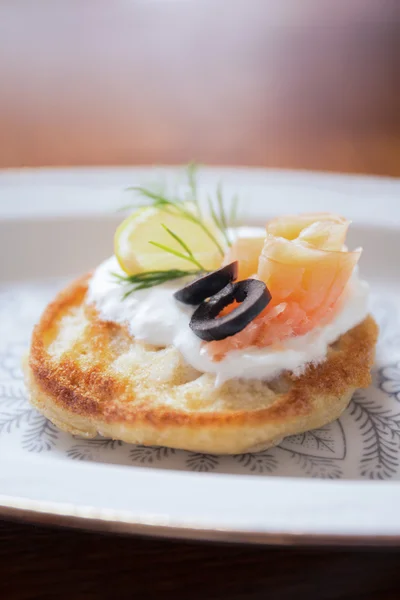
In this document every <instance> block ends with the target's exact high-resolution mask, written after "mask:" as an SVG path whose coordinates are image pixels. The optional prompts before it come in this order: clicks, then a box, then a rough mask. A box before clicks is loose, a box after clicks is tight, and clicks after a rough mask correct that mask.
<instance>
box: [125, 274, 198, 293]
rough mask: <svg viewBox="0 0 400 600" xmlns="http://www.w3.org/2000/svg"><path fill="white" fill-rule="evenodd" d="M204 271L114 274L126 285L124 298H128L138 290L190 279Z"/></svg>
mask: <svg viewBox="0 0 400 600" xmlns="http://www.w3.org/2000/svg"><path fill="white" fill-rule="evenodd" d="M201 272H202V271H198V270H197V271H184V270H182V269H168V270H165V271H145V272H143V273H136V275H121V274H120V273H113V276H114V277H116V278H117V279H118V281H119V282H120V283H121V284H126V285H127V286H129V287H128V290H127V291H126V292H125V294H124V295H123V298H124V300H125V298H128V296H130V295H131V294H132V293H133V292H137V291H138V290H147V289H148V288H152V287H155V286H157V285H161V284H163V283H167V282H168V281H173V280H175V279H182V278H183V277H189V276H192V275H198V274H199V273H201Z"/></svg>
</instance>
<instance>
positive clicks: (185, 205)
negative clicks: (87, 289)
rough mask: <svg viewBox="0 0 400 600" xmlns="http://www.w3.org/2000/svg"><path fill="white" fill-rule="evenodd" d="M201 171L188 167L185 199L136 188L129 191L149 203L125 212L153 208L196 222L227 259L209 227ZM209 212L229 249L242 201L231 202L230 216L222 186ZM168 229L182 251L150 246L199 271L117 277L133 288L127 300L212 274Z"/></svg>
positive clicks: (193, 165) (167, 229) (213, 198)
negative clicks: (202, 198)
mask: <svg viewBox="0 0 400 600" xmlns="http://www.w3.org/2000/svg"><path fill="white" fill-rule="evenodd" d="M197 171H198V167H197V165H196V164H195V163H190V164H189V165H188V166H187V168H186V180H187V185H188V188H189V190H188V193H186V194H183V195H182V197H178V196H177V195H170V194H168V193H167V192H166V191H165V190H157V191H156V190H154V189H150V188H147V187H143V186H133V187H130V188H128V190H127V191H134V192H136V194H138V196H139V197H141V198H142V199H144V200H145V202H140V201H139V202H137V203H134V204H131V205H129V206H125V207H124V208H123V209H122V210H126V209H128V208H139V207H141V206H148V205H150V206H153V207H154V208H157V209H159V210H161V211H164V212H166V213H169V214H173V215H175V216H178V217H180V218H182V219H186V220H187V221H190V222H191V223H195V224H196V225H197V226H198V227H199V228H200V229H201V230H202V231H203V232H204V233H205V234H206V235H207V237H209V239H210V240H211V241H212V242H213V244H214V245H215V246H216V247H217V249H218V251H219V253H220V254H221V257H223V256H225V248H224V247H223V246H222V244H221V243H220V241H219V240H218V239H217V238H216V237H215V235H214V234H213V232H212V231H211V230H210V228H209V227H208V226H207V220H206V218H205V215H204V211H203V210H202V207H201V203H200V199H199V190H198V184H197ZM207 200H208V212H209V217H210V218H211V219H212V221H213V222H214V224H215V225H216V227H217V229H218V230H219V231H220V232H221V234H222V237H223V239H224V245H225V247H229V246H231V240H230V237H229V234H228V229H229V227H232V226H233V225H235V224H236V215H237V204H238V198H237V197H234V198H233V199H232V202H231V211H230V214H229V215H228V214H227V212H226V208H225V206H224V199H223V192H222V185H221V184H218V186H217V189H216V193H215V196H211V195H210V196H208V198H207ZM162 227H163V228H164V230H165V231H166V232H167V233H168V234H169V235H170V236H171V237H172V238H173V239H174V240H175V241H176V242H177V243H178V244H179V246H180V247H181V249H182V251H180V250H176V249H174V248H171V247H169V246H166V245H165V244H160V243H159V242H157V241H153V240H149V244H151V245H153V246H156V247H157V248H160V250H163V251H164V252H167V253H169V254H173V255H174V256H176V257H178V258H180V259H183V260H186V261H187V262H189V263H191V264H192V265H193V266H194V267H196V269H194V270H187V271H186V270H181V269H167V270H164V271H162V270H160V271H145V272H142V273H137V274H136V275H127V276H124V275H118V274H115V276H116V277H117V278H118V280H119V281H120V282H121V283H125V284H129V285H130V288H129V290H128V291H127V293H126V294H125V295H124V298H125V297H127V296H129V295H130V294H131V293H132V292H134V291H136V290H140V289H147V288H150V287H154V286H157V285H160V284H162V283H166V282H167V281H171V280H174V279H179V278H182V277H187V276H192V275H199V274H203V273H207V272H208V271H207V270H206V269H205V268H204V267H203V265H201V263H200V262H199V261H198V260H197V259H196V257H195V255H194V253H193V252H192V250H191V249H190V247H189V246H188V244H187V243H186V242H184V240H182V238H181V237H180V236H179V235H177V234H176V233H175V232H174V231H172V230H171V229H169V228H168V227H167V226H166V225H164V224H163V225H162Z"/></svg>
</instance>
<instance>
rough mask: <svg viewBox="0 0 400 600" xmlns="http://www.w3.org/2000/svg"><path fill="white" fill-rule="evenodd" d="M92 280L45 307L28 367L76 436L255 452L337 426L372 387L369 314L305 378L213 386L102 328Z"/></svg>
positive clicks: (50, 408)
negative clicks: (358, 394) (89, 299)
mask: <svg viewBox="0 0 400 600" xmlns="http://www.w3.org/2000/svg"><path fill="white" fill-rule="evenodd" d="M87 282H88V277H84V278H82V279H80V280H78V281H76V282H74V283H73V284H71V285H70V286H69V287H68V288H67V289H65V291H63V292H62V293H61V294H59V296H58V297H57V298H56V299H55V301H54V302H53V303H52V304H50V305H49V306H48V307H47V309H46V310H45V312H44V314H43V316H42V318H41V320H40V322H39V324H38V325H37V326H36V328H35V331H34V333H33V339H32V346H31V350H30V356H29V361H28V363H27V368H26V380H27V386H28V389H29V392H30V399H31V402H32V404H33V406H35V407H36V408H37V409H38V410H40V411H41V412H42V413H43V414H44V415H45V416H46V417H48V418H49V419H50V420H51V421H52V422H53V423H54V424H55V425H57V426H58V427H59V428H60V429H62V430H64V431H67V432H70V433H72V434H77V435H81V436H85V437H89V438H90V437H94V436H96V435H97V434H100V435H102V436H105V437H110V438H114V439H120V440H123V441H125V442H129V443H132V444H145V445H158V446H169V447H172V448H183V449H186V450H193V451H197V452H207V453H219V454H238V453H242V452H249V451H256V450H261V449H265V448H268V447H269V446H272V445H275V444H277V443H278V442H279V441H280V440H281V439H282V438H284V437H285V436H288V435H292V434H295V433H299V432H303V431H306V430H309V429H313V428H316V427H321V426H323V425H325V424H326V423H328V422H330V421H333V420H334V419H336V418H337V417H339V415H340V414H341V413H342V412H343V410H344V409H345V408H346V407H347V405H348V403H349V401H350V399H351V397H352V394H353V392H354V391H355V389H356V388H359V387H366V386H368V385H369V384H370V379H371V377H370V369H371V366H372V364H373V360H374V351H375V344H376V340H377V334H378V328H377V325H376V323H375V321H374V320H373V318H372V317H368V318H367V319H365V321H364V322H363V323H361V324H360V325H358V326H357V327H355V328H354V329H352V330H351V331H349V332H348V333H346V334H345V335H343V336H342V337H341V338H340V339H339V340H338V341H337V342H336V343H335V344H333V345H332V346H331V348H330V350H329V354H328V358H327V360H326V361H325V362H324V363H322V364H320V365H319V366H317V367H313V366H310V367H309V368H308V369H307V371H306V372H305V374H304V375H302V376H301V377H294V376H293V374H291V373H286V374H284V375H281V376H280V377H279V378H278V379H276V380H274V381H272V382H263V381H259V380H239V379H237V380H231V381H228V382H226V383H225V384H224V385H222V386H221V387H218V388H216V387H215V385H214V384H215V376H214V375H210V374H202V373H199V372H197V371H195V370H194V369H193V368H192V367H190V366H188V365H187V364H186V363H185V362H184V360H183V358H182V357H181V355H180V353H179V352H178V351H177V350H176V349H175V348H174V347H167V348H163V349H159V348H156V347H153V346H149V345H146V344H143V343H142V342H139V341H137V340H135V339H134V338H132V336H131V335H130V334H129V332H128V330H127V329H126V328H125V327H123V326H120V325H118V324H115V323H108V322H104V321H101V320H100V318H99V316H98V314H97V312H96V310H95V309H94V307H93V306H89V305H87V304H86V303H85V295H86V292H87Z"/></svg>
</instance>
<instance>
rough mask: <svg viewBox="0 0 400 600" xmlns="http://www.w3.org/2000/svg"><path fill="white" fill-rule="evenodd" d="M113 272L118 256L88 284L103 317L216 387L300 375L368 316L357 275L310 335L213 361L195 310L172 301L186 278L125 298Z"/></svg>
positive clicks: (251, 232)
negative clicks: (193, 322) (172, 352)
mask: <svg viewBox="0 0 400 600" xmlns="http://www.w3.org/2000/svg"><path fill="white" fill-rule="evenodd" d="M262 232H263V230H261V233H262ZM240 235H242V236H243V237H250V236H251V235H260V230H259V229H256V228H254V229H249V228H246V229H243V230H242V231H240ZM113 273H120V274H122V271H121V269H120V267H119V265H118V262H117V260H116V258H115V257H111V258H110V259H108V260H106V261H105V262H104V263H102V264H101V265H100V266H99V267H98V268H97V269H96V271H95V272H94V274H93V277H92V278H91V280H90V283H89V291H88V297H87V302H89V303H91V304H94V305H95V306H96V308H97V310H98V311H99V314H100V317H101V318H102V319H104V320H105V321H114V322H116V323H123V324H126V325H127V326H128V328H129V330H130V332H131V334H132V335H133V336H135V337H136V338H137V339H140V340H142V341H144V342H146V343H149V344H153V345H155V346H168V345H173V346H175V347H176V348H177V349H178V350H179V351H180V352H181V354H182V355H183V357H184V359H185V360H186V362H187V363H189V364H190V365H191V366H192V367H194V368H195V369H197V370H198V371H201V372H204V373H214V374H215V375H216V376H217V384H218V385H219V384H222V383H223V382H224V381H227V380H229V379H234V378H244V379H264V380H270V379H273V378H275V377H277V376H278V375H279V373H281V372H282V371H284V370H290V371H294V372H295V373H298V374H300V373H301V372H302V371H303V370H304V368H305V367H306V365H307V364H309V363H314V364H317V363H320V362H322V361H323V360H324V359H325V357H326V355H327V351H328V346H329V345H330V344H332V343H333V342H335V341H336V340H337V339H338V338H339V337H340V336H341V335H342V334H344V333H345V332H346V331H348V330H349V329H351V328H352V327H355V326H356V325H358V324H359V323H361V321H363V320H364V319H365V317H366V316H367V314H368V296H369V287H368V284H367V283H365V282H364V281H362V280H360V278H359V276H358V273H357V272H355V273H354V275H353V277H352V279H351V280H350V282H349V283H348V285H347V287H346V290H345V292H344V294H343V297H342V298H341V300H340V304H339V306H338V307H337V309H336V310H335V313H334V316H333V317H331V320H330V321H329V322H327V323H324V324H321V325H320V326H319V327H317V328H315V329H314V330H312V331H310V332H309V333H307V334H306V335H303V336H297V337H294V338H289V339H287V340H285V341H284V342H280V344H279V347H274V346H269V347H267V348H262V349H258V348H248V349H246V350H235V351H232V352H229V353H228V354H227V355H226V357H225V358H224V359H223V360H221V361H220V362H214V361H212V360H211V358H210V357H209V356H208V353H207V352H206V350H205V348H204V346H203V343H202V341H201V340H200V339H199V338H198V337H196V336H195V335H194V333H193V332H192V331H191V329H190V328H189V321H190V318H191V315H192V313H193V311H194V308H192V307H188V306H185V305H183V304H181V303H179V302H177V301H176V300H175V299H174V296H173V294H174V292H175V291H176V290H178V289H179V288H180V287H182V285H183V283H184V282H183V281H182V280H178V281H173V282H169V283H166V284H163V285H160V286H157V287H154V288H150V289H147V290H139V291H137V292H134V293H133V294H131V295H130V296H128V297H127V298H126V299H123V294H124V293H125V291H126V289H124V286H123V285H121V284H120V283H119V282H118V281H117V278H116V277H114V275H113Z"/></svg>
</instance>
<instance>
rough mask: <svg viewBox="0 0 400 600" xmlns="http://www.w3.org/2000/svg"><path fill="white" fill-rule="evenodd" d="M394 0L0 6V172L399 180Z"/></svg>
mask: <svg viewBox="0 0 400 600" xmlns="http://www.w3.org/2000/svg"><path fill="white" fill-rule="evenodd" d="M399 92H400V2H399V1H398V0H393V1H389V2H387V1H386V0H326V1H325V0H242V1H239V0H225V1H223V0H142V1H139V0H136V1H135V0H130V1H126V0H114V1H112V2H110V1H109V0H69V1H68V2H67V1H56V0H54V1H52V0H49V1H41V0H36V1H32V0H27V1H20V0H14V1H12V0H3V1H0V142H1V143H0V166H1V167H14V166H16V167H19V166H39V165H40V166H41V165H106V164H110V165H115V164H137V163H141V164H144V163H181V162H187V161H188V160H190V159H194V160H197V161H200V162H204V163H211V164H233V165H238V164H245V165H263V166H269V167H288V168H303V169H326V170H335V171H352V172H365V173H376V174H389V175H400V160H399V156H400V152H399V151H400V111H399V96H400V94H399Z"/></svg>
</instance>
